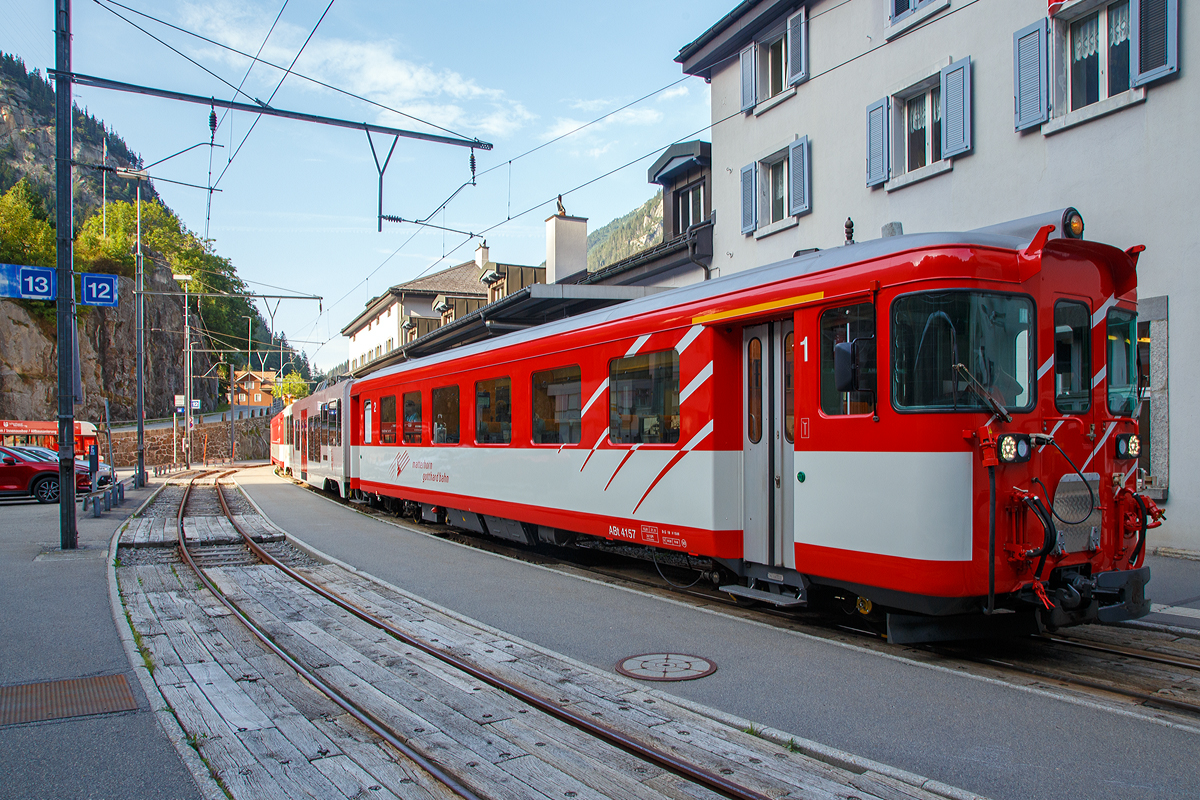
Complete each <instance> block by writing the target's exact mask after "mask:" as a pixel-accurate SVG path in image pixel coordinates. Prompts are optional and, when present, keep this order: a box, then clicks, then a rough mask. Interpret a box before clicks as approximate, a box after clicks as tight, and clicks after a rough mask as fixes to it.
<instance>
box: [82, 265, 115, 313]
mask: <svg viewBox="0 0 1200 800" xmlns="http://www.w3.org/2000/svg"><path fill="white" fill-rule="evenodd" d="M79 287H80V289H81V290H82V293H83V297H81V298H80V300H79V302H80V303H82V304H83V305H85V306H115V305H117V276H116V275H105V274H102V273H96V272H85V273H83V274H82V275H80V276H79Z"/></svg>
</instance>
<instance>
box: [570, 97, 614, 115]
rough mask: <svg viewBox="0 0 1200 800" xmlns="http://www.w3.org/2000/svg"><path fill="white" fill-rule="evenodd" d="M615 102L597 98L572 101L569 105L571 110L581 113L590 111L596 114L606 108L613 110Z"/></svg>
mask: <svg viewBox="0 0 1200 800" xmlns="http://www.w3.org/2000/svg"><path fill="white" fill-rule="evenodd" d="M613 102H614V101H612V100H609V99H607V98H597V99H595V100H572V101H571V102H570V103H568V105H569V106H570V107H571V108H574V109H578V110H579V111H590V112H592V113H595V112H597V111H603V110H604V109H606V108H612V106H613Z"/></svg>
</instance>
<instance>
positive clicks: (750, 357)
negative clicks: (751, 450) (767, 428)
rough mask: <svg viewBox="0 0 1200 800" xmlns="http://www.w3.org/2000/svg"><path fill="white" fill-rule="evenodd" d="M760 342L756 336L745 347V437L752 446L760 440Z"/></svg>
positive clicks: (761, 364)
mask: <svg viewBox="0 0 1200 800" xmlns="http://www.w3.org/2000/svg"><path fill="white" fill-rule="evenodd" d="M762 374H763V359H762V340H761V339H759V338H758V337H757V336H756V337H754V338H753V339H751V340H750V343H749V344H747V345H746V436H747V437H749V439H750V441H751V442H753V443H754V444H758V443H759V442H760V441H761V440H762V425H763V423H762V409H763V398H762Z"/></svg>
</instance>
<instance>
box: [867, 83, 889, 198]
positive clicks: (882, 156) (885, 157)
mask: <svg viewBox="0 0 1200 800" xmlns="http://www.w3.org/2000/svg"><path fill="white" fill-rule="evenodd" d="M888 100H889V98H887V97H885V98H883V99H882V100H878V101H876V102H874V103H872V104H871V105H869V106H867V186H878V185H879V184H881V183H886V182H887V179H888V177H889V167H890V163H889V162H890V159H889V156H890V155H891V147H889V146H888V145H889V139H890V137H889V135H888V128H889V127H890V126H889V125H888V122H889V120H888V109H889V106H890V105H891V104H890V103H889V102H888Z"/></svg>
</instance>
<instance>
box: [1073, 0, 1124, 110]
mask: <svg viewBox="0 0 1200 800" xmlns="http://www.w3.org/2000/svg"><path fill="white" fill-rule="evenodd" d="M1068 58H1069V65H1068V68H1067V69H1068V72H1069V77H1070V80H1069V81H1068V86H1069V87H1070V88H1069V91H1070V108H1071V110H1072V111H1075V110H1077V109H1080V108H1083V107H1084V106H1089V105H1091V104H1092V103H1098V102H1100V101H1101V100H1104V99H1106V98H1109V97H1112V96H1113V95H1117V94H1120V93H1121V92H1124V91H1128V90H1129V0H1123V2H1119V3H1113V4H1112V5H1109V6H1107V7H1105V8H1101V9H1100V10H1098V11H1094V12H1092V13H1091V14H1088V15H1087V16H1085V17H1083V18H1082V19H1079V20H1076V21H1074V22H1072V23H1071V27H1070V34H1069V44H1068Z"/></svg>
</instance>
